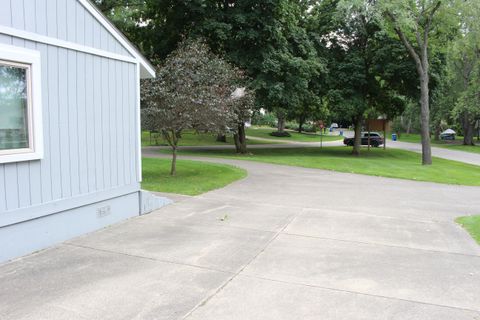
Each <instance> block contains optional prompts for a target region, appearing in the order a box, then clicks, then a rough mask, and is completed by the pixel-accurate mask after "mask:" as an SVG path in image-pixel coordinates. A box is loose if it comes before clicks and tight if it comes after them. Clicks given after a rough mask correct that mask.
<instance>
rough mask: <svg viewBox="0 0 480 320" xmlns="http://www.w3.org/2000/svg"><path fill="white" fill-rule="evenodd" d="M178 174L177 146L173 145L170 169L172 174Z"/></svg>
mask: <svg viewBox="0 0 480 320" xmlns="http://www.w3.org/2000/svg"><path fill="white" fill-rule="evenodd" d="M176 174H177V147H172V167H171V169H170V175H171V176H174V175H176Z"/></svg>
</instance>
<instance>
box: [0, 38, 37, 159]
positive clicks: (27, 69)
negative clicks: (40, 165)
mask: <svg viewBox="0 0 480 320" xmlns="http://www.w3.org/2000/svg"><path fill="white" fill-rule="evenodd" d="M40 89H41V84H40V54H39V52H37V51H33V50H28V49H24V48H17V47H13V46H6V45H0V163H5V162H16V161H26V160H34V159H41V158H42V156H43V145H42V143H43V139H42V129H41V98H40Z"/></svg>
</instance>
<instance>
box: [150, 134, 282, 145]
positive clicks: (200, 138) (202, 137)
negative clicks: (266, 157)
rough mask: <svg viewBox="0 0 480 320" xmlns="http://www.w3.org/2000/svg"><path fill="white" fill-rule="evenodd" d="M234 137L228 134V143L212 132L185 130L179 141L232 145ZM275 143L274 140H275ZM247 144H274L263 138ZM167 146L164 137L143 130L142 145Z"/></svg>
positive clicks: (248, 141) (196, 143)
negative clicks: (156, 136)
mask: <svg viewBox="0 0 480 320" xmlns="http://www.w3.org/2000/svg"><path fill="white" fill-rule="evenodd" d="M233 143H234V142H233V137H232V136H231V135H227V143H225V142H218V141H217V136H216V135H215V134H210V133H195V132H194V131H185V132H184V133H183V134H182V138H181V139H180V141H179V145H180V146H212V145H230V144H233ZM273 143H274V142H273ZM247 144H272V142H270V141H261V140H248V139H247ZM156 145H159V146H162V145H163V146H165V145H167V142H166V141H165V140H164V139H163V138H162V137H160V136H159V137H158V139H157V140H155V138H154V136H152V138H151V139H150V133H149V132H148V131H143V132H142V146H143V147H146V146H156Z"/></svg>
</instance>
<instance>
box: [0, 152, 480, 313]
mask: <svg viewBox="0 0 480 320" xmlns="http://www.w3.org/2000/svg"><path fill="white" fill-rule="evenodd" d="M215 161H217V162H225V163H233V164H236V165H238V166H241V167H244V168H246V169H247V170H248V171H249V176H248V178H246V179H244V180H241V181H238V182H236V183H234V184H232V185H230V186H228V187H226V188H224V189H220V190H216V191H213V192H209V193H206V194H204V195H202V196H199V197H179V198H177V202H176V203H174V204H172V205H169V206H167V207H164V208H162V209H161V210H158V211H156V212H154V213H152V214H149V215H146V216H142V217H138V218H134V219H131V220H129V221H126V222H124V223H121V224H119V225H116V226H113V227H110V228H106V229H104V230H101V231H99V232H96V233H93V234H89V235H85V236H83V237H80V238H77V239H74V240H72V241H69V242H67V243H64V244H62V245H60V246H57V247H54V248H51V249H48V250H44V251H42V252H39V253H37V254H34V255H31V256H28V257H25V258H22V259H19V260H16V261H13V262H11V263H7V264H4V265H2V266H0V284H1V285H0V319H15V320H19V319H35V320H39V319H69V320H75V319H90V320H92V319H102V320H107V319H152V320H153V319H189V320H210V319H211V320H228V319H238V320H248V319H259V320H260V319H261V320H270V319H271V320H282V319H285V320H292V319H302V320H303V319H307V320H310V319H311V320H318V319H321V320H329V319H335V320H337V319H345V320H347V319H348V320H351V319H365V320H377V319H378V320H380V319H382V320H384V319H408V320H430V319H431V320H443V319H445V320H452V319H455V320H463V319H468V320H474V319H476V320H479V319H480V247H479V246H478V245H476V244H475V243H474V241H473V240H472V239H471V238H470V237H469V236H468V235H467V233H466V232H465V231H464V230H462V229H461V228H460V227H459V226H457V225H456V224H455V223H454V222H453V219H454V218H455V217H457V216H459V215H466V214H479V213H480V197H479V196H478V195H479V194H480V193H479V192H480V188H474V187H460V186H448V185H439V184H433V183H423V182H413V181H404V180H395V179H386V178H378V177H370V176H362V175H352V174H345V173H335V172H329V171H322V170H314V169H303V168H295V167H286V166H277V165H269V164H261V163H253V162H242V161H228V160H215ZM26 236H28V235H26Z"/></svg>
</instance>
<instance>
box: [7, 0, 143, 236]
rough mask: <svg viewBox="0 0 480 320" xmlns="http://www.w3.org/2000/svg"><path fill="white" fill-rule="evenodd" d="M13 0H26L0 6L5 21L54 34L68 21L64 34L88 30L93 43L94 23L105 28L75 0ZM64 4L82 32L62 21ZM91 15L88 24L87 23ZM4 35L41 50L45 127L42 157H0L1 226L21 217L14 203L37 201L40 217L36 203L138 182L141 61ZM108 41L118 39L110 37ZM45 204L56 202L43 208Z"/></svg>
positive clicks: (79, 37) (68, 36)
mask: <svg viewBox="0 0 480 320" xmlns="http://www.w3.org/2000/svg"><path fill="white" fill-rule="evenodd" d="M69 1H70V0H69ZM13 2H14V1H12V3H13ZM10 3H11V2H10V1H5V0H0V5H1V6H2V8H10ZM15 6H17V7H21V8H22V10H21V12H20V13H18V12H17V13H16V15H15V16H13V15H9V14H5V12H4V10H0V11H1V13H0V25H6V24H8V26H10V27H13V26H14V27H15V28H19V29H20V28H25V29H26V30H28V31H30V32H37V31H39V32H40V33H44V34H47V35H48V36H61V35H62V32H63V31H62V32H59V30H58V29H59V28H62V29H64V31H65V34H63V35H62V36H64V37H65V38H66V40H68V41H73V40H74V38H75V40H79V41H81V42H86V41H87V38H90V39H91V40H90V41H92V44H94V42H95V39H94V37H93V36H94V34H95V33H94V32H93V30H95V29H96V30H101V29H99V28H100V27H99V26H100V25H99V24H98V23H97V22H96V21H95V22H96V24H94V23H93V18H92V17H91V15H90V14H89V13H88V12H86V11H85V10H84V9H83V7H82V6H80V7H79V6H78V5H77V3H76V2H75V6H73V8H75V9H74V10H70V9H69V8H70V3H69V2H67V6H66V9H65V8H64V7H63V6H61V5H60V6H58V3H56V1H46V0H37V1H35V2H33V1H18V2H17V1H15ZM79 8H80V9H82V10H79ZM60 10H62V11H63V10H66V12H67V14H69V15H70V14H73V15H74V17H76V18H75V19H74V20H73V21H72V24H73V25H77V26H78V25H85V28H84V29H82V32H79V30H78V28H76V32H73V31H72V30H69V29H68V28H66V27H67V24H65V23H63V27H61V26H62V23H61V22H59V21H57V20H56V17H57V11H60ZM8 11H10V9H9V10H8ZM27 11H28V12H29V14H28V23H26V19H25V17H27V14H26V12H27ZM82 17H83V20H82ZM12 18H13V19H12ZM60 19H63V16H62V15H61V14H60ZM65 19H68V16H65ZM88 19H90V21H89V24H90V26H91V28H90V29H89V28H87V27H86V26H87V20H88ZM57 26H58V28H57ZM101 28H103V27H101ZM83 30H87V31H88V32H87V33H84V32H83ZM89 30H90V31H89ZM109 37H111V35H110V34H109V33H102V38H103V39H104V40H102V45H104V44H107V45H108V41H110V40H109ZM115 41H116V40H115ZM97 42H98V41H97ZM0 43H2V44H7V45H15V46H19V47H26V48H30V49H33V50H37V51H39V52H40V55H41V64H42V65H41V67H42V75H41V77H42V108H43V131H44V157H43V159H41V160H35V161H24V162H18V163H6V164H0V228H1V227H3V226H5V225H9V224H11V223H17V222H21V221H23V220H21V219H20V218H19V220H18V221H13V220H12V219H11V217H12V216H14V214H15V212H16V210H24V209H25V208H29V207H32V215H31V216H32V217H37V216H35V211H39V212H40V211H41V212H42V215H46V214H51V213H55V212H54V211H52V210H54V208H55V207H56V206H61V203H62V202H70V201H71V199H75V198H77V197H84V196H88V195H92V196H93V195H95V194H97V193H98V194H101V193H102V192H103V193H104V192H106V191H109V190H112V189H118V190H121V189H122V187H131V188H129V190H130V191H129V192H131V190H132V188H133V189H138V188H139V185H138V182H137V179H136V173H137V171H136V161H137V159H136V152H137V149H136V145H135V139H136V136H137V130H139V128H137V125H136V121H135V113H136V101H135V90H136V83H137V79H136V72H137V71H136V68H137V65H136V64H134V63H131V62H125V61H120V60H113V59H109V58H106V57H100V56H96V55H92V54H88V53H83V52H78V51H74V50H69V49H65V48H58V47H56V46H53V45H47V44H43V43H37V42H34V41H28V40H24V39H21V38H17V37H11V36H6V35H0ZM110 48H111V49H115V48H117V46H116V45H114V42H110ZM116 196H120V195H116ZM47 205H48V207H49V208H51V210H50V209H49V210H43V209H42V206H47ZM7 215H8V217H9V219H8V221H9V222H8V223H3V220H2V217H6V216H7Z"/></svg>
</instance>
